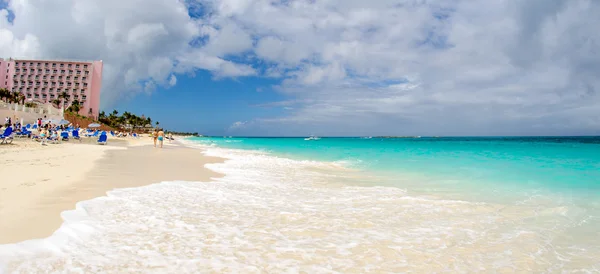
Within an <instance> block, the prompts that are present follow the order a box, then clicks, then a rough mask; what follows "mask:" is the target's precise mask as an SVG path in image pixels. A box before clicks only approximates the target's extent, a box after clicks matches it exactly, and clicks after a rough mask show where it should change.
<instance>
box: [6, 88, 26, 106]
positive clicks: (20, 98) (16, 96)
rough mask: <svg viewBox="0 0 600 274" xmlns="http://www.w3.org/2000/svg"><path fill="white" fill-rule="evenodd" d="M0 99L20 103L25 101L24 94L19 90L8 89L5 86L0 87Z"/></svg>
mask: <svg viewBox="0 0 600 274" xmlns="http://www.w3.org/2000/svg"><path fill="white" fill-rule="evenodd" d="M0 99H2V100H4V101H6V102H8V103H21V104H23V103H24V102H25V95H23V93H20V92H16V91H10V90H8V89H5V88H0Z"/></svg>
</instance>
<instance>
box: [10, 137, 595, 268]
mask: <svg viewBox="0 0 600 274" xmlns="http://www.w3.org/2000/svg"><path fill="white" fill-rule="evenodd" d="M178 141H180V144H182V145H185V146H187V147H191V148H195V149H196V150H195V151H196V152H197V153H198V157H202V155H207V156H216V157H222V158H224V159H225V161H223V162H218V163H212V164H206V165H204V167H205V168H208V169H210V170H213V171H215V172H218V173H220V174H222V175H223V176H219V177H215V178H212V179H211V180H210V181H206V182H182V181H167V182H160V183H159V182H156V184H151V185H148V186H145V187H139V188H128V189H117V190H114V191H111V192H109V193H108V195H107V196H106V197H98V198H96V199H92V200H88V201H82V202H80V203H78V204H77V206H76V208H75V209H74V210H69V211H65V212H63V213H62V214H61V216H62V218H63V220H64V223H63V224H62V226H61V227H60V228H59V229H58V230H57V231H56V232H55V233H54V234H53V235H52V236H50V237H48V238H45V239H39V240H32V241H27V242H22V243H17V244H14V245H0V273H46V272H48V271H54V272H61V271H62V272H65V271H67V272H68V271H79V272H86V273H87V272H90V273H91V272H102V273H130V272H135V273H155V272H159V273H198V272H211V273H213V272H214V273H265V272H268V273H600V261H599V260H598V258H600V230H599V229H598V227H600V193H599V190H600V152H599V148H600V138H591V137H587V138H533V137H531V138H418V139H417V138H414V139H378V138H371V139H361V138H323V139H321V140H319V141H305V140H304V138H190V139H185V140H178ZM178 146H179V145H176V144H170V143H167V144H166V147H165V148H164V150H160V149H155V148H153V147H147V148H146V149H149V150H154V151H155V152H156V153H163V151H165V150H167V149H180V148H178ZM199 168H200V167H199ZM49 269H51V270H49Z"/></svg>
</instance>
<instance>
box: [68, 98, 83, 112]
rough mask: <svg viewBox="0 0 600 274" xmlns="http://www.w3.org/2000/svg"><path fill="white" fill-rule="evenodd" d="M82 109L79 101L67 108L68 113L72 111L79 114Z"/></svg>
mask: <svg viewBox="0 0 600 274" xmlns="http://www.w3.org/2000/svg"><path fill="white" fill-rule="evenodd" d="M80 109H81V105H80V104H79V100H73V102H72V103H71V105H70V106H69V107H68V108H67V110H68V111H71V112H74V113H79V110H80Z"/></svg>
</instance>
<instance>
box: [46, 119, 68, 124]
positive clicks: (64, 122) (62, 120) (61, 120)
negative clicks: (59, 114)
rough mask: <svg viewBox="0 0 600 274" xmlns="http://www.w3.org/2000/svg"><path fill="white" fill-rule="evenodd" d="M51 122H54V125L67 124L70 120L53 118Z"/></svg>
mask: <svg viewBox="0 0 600 274" xmlns="http://www.w3.org/2000/svg"><path fill="white" fill-rule="evenodd" d="M51 123H52V124H55V125H68V124H70V123H71V122H69V121H67V120H65V119H54V120H52V121H51Z"/></svg>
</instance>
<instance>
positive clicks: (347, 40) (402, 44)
mask: <svg viewBox="0 0 600 274" xmlns="http://www.w3.org/2000/svg"><path fill="white" fill-rule="evenodd" d="M199 2H202V3H203V4H205V5H206V7H208V8H209V10H210V14H211V15H210V16H209V17H210V20H207V21H210V22H214V24H215V25H220V24H223V25H230V24H238V25H239V26H240V27H243V28H244V29H245V31H246V32H247V33H250V34H251V35H252V36H254V37H259V38H258V40H257V43H256V45H255V48H254V52H255V54H256V56H257V57H258V58H259V59H261V60H264V61H266V62H267V63H268V64H270V65H269V66H268V67H267V68H265V69H264V72H263V73H264V75H265V76H269V77H281V78H282V79H283V81H282V83H281V84H280V85H278V86H277V87H276V88H277V90H279V91H280V92H282V93H284V94H286V95H288V96H291V97H293V98H295V101H296V102H298V103H297V104H295V105H294V106H293V107H291V106H285V107H286V108H292V111H288V112H287V113H289V114H287V115H285V116H283V117H277V118H269V119H259V120H258V121H259V122H260V123H255V124H254V125H253V126H254V127H255V128H256V129H258V128H259V126H261V127H260V130H267V131H268V133H271V134H281V133H287V134H290V135H294V134H301V133H303V132H304V131H307V130H309V131H313V130H310V129H309V128H317V129H319V128H320V129H322V130H323V131H326V132H328V133H330V134H360V133H361V132H365V131H369V132H378V133H381V134H415V135H425V134H436V135H437V134H555V133H559V134H579V133H594V132H595V133H597V132H598V131H597V129H598V128H600V119H599V118H594V117H597V116H598V115H597V113H598V112H599V111H600V107H599V106H600V97H599V95H598V88H600V80H598V79H599V78H598V77H597V75H598V73H600V53H599V52H598V51H597V48H598V47H600V33H598V32H597V31H595V29H594V27H593V26H596V25H600V2H598V1H592V0H575V1H560V0H552V1H525V2H522V3H521V2H514V1H509V0H495V1H460V0H459V1H435V0H432V1H412V0H406V1H400V0H389V1H388V0H379V1H358V0H356V1H355V0H344V1H342V0H323V1H308V0H306V1H266V0H265V1H262V0H257V1H199ZM594 75H596V76H594ZM287 102H289V101H287ZM272 105H273V104H272ZM279 107H280V108H282V107H281V106H279ZM558 125H560V126H558ZM246 130H247V132H252V130H253V129H252V127H249V126H248V127H246ZM255 132H256V131H255ZM263 133H264V132H263ZM259 134H260V133H259Z"/></svg>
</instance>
